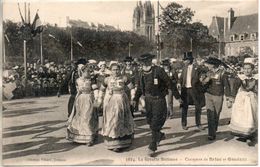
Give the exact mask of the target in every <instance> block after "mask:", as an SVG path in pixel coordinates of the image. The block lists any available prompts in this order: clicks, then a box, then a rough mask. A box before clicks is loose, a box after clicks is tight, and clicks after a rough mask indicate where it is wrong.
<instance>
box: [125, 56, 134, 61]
mask: <svg viewBox="0 0 260 167" xmlns="http://www.w3.org/2000/svg"><path fill="white" fill-rule="evenodd" d="M132 61H134V59H133V58H132V57H129V56H126V57H125V59H124V62H132Z"/></svg>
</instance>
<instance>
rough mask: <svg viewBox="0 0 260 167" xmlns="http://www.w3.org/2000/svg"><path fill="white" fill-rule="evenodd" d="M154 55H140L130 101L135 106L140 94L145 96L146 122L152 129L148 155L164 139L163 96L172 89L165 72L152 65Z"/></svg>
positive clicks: (152, 153) (165, 115) (151, 154)
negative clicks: (139, 66)
mask: <svg viewBox="0 0 260 167" xmlns="http://www.w3.org/2000/svg"><path fill="white" fill-rule="evenodd" d="M154 57H155V56H154V55H151V54H144V55H141V56H140V61H141V62H142V64H143V66H142V71H141V72H140V74H139V75H140V76H139V77H138V79H137V81H136V89H137V90H136V94H135V97H134V100H133V102H132V103H133V105H134V106H135V105H136V104H137V102H138V100H139V98H140V96H141V95H144V96H145V109H146V117H147V123H148V124H149V126H150V129H151V131H152V141H151V143H150V145H149V148H148V155H149V156H153V155H154V153H155V151H156V150H157V145H158V144H159V142H160V141H161V140H163V139H165V134H164V133H162V132H161V129H162V127H163V125H164V123H165V121H166V117H167V105H166V99H165V96H166V94H167V93H168V90H172V83H171V80H170V78H169V77H168V75H167V74H166V72H165V71H164V70H163V69H162V68H161V67H158V66H152V59H153V58H154ZM169 92H171V91H169ZM169 96H171V95H169Z"/></svg>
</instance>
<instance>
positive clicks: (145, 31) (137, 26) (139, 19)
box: [133, 1, 155, 41]
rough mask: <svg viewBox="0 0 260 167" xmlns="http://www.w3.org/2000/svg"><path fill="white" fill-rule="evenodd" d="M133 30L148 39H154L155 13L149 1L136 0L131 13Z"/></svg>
mask: <svg viewBox="0 0 260 167" xmlns="http://www.w3.org/2000/svg"><path fill="white" fill-rule="evenodd" d="M133 31H134V32H135V33H137V34H139V35H143V36H146V37H147V38H148V40H150V41H153V40H155V13H154V6H153V5H152V3H151V2H150V1H146V2H144V4H142V2H141V1H138V2H137V4H136V7H135V9H134V14H133Z"/></svg>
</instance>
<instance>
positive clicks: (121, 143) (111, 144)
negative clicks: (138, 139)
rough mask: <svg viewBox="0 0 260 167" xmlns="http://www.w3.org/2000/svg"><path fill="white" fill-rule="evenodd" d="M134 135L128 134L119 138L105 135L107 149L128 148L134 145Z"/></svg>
mask: <svg viewBox="0 0 260 167" xmlns="http://www.w3.org/2000/svg"><path fill="white" fill-rule="evenodd" d="M133 138H134V135H133V134H132V135H126V136H123V137H118V138H111V137H108V136H104V142H105V144H106V146H107V149H109V150H112V149H118V148H127V147H130V146H131V145H132V141H133Z"/></svg>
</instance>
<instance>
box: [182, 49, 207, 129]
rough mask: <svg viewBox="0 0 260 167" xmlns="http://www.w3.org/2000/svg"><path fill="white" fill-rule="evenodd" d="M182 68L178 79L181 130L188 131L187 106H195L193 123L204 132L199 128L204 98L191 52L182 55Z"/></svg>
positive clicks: (198, 69) (197, 69) (200, 127)
mask: <svg viewBox="0 0 260 167" xmlns="http://www.w3.org/2000/svg"><path fill="white" fill-rule="evenodd" d="M183 61H184V64H185V66H184V68H183V69H182V73H181V77H180V79H179V81H180V85H181V98H182V100H183V104H182V120H181V123H182V128H183V129H184V130H188V127H187V112H188V106H189V105H193V104H194V105H195V121H196V125H197V128H198V129H199V130H204V128H203V127H202V126H201V108H202V107H203V106H204V105H205V96H204V93H203V90H202V85H201V82H200V68H199V66H197V65H196V64H195V63H193V56H192V52H186V53H184V58H183Z"/></svg>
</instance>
